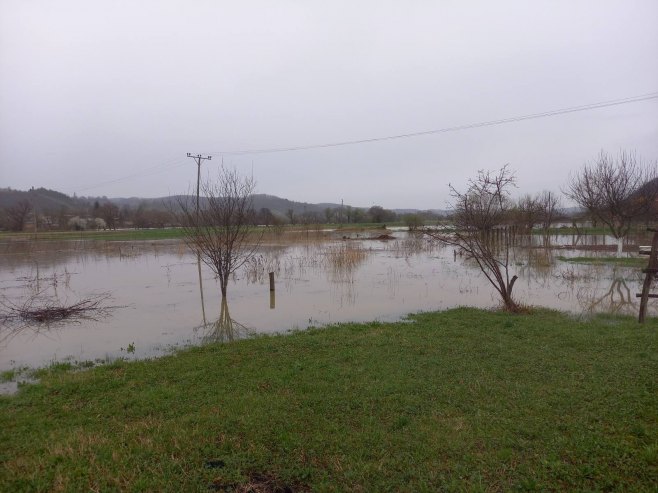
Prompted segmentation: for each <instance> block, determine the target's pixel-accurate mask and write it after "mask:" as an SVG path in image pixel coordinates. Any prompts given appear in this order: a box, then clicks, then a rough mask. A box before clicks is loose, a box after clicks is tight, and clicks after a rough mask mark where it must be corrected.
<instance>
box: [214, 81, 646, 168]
mask: <svg viewBox="0 0 658 493" xmlns="http://www.w3.org/2000/svg"><path fill="white" fill-rule="evenodd" d="M657 98H658V92H652V93H648V94H643V95H640V96H632V97H627V98H622V99H613V100H610V101H601V102H598V103H591V104H586V105H582V106H572V107H569V108H562V109H558V110H551V111H544V112H541V113H532V114H529V115H521V116H513V117H509V118H502V119H500V120H490V121H484V122H478V123H468V124H464V125H456V126H453V127H445V128H440V129H436V130H424V131H421V132H411V133H404V134H398V135H388V136H385V137H372V138H368V139H359V140H346V141H342V142H330V143H326V144H311V145H305V146H291V147H272V148H267V149H250V150H239V151H217V152H213V153H211V154H220V155H225V156H240V155H245V154H270V153H275V152H290V151H303V150H308V149H322V148H327V147H340V146H348V145H356V144H367V143H371V142H383V141H387V140H396V139H408V138H412V137H421V136H423V135H433V134H440V133H447V132H456V131H459V130H468V129H472V128H480V127H491V126H494V125H503V124H506V123H514V122H520V121H524V120H533V119H536V118H546V117H550V116H557V115H565V114H568V113H577V112H580V111H589V110H594V109H599V108H608V107H610V106H619V105H622V104H629V103H639V102H641V101H648V100H650V99H657Z"/></svg>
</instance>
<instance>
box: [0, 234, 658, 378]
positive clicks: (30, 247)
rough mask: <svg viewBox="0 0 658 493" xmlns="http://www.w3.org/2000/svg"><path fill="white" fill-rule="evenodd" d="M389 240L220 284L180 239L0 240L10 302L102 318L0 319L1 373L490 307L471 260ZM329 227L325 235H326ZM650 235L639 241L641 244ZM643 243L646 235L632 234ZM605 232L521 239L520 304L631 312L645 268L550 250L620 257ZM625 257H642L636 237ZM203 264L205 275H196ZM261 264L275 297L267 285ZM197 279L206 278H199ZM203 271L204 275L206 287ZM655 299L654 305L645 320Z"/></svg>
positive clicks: (492, 297) (333, 240)
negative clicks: (583, 260)
mask: <svg viewBox="0 0 658 493" xmlns="http://www.w3.org/2000/svg"><path fill="white" fill-rule="evenodd" d="M389 234H393V236H394V239H390V240H375V239H364V238H363V237H362V236H363V235H361V236H360V237H358V238H356V235H353V238H352V239H348V240H345V239H342V238H340V237H339V236H338V235H337V234H336V235H334V236H333V237H329V238H324V239H319V238H313V237H310V238H309V237H308V236H307V238H306V240H308V241H306V240H305V239H303V238H302V239H301V240H300V239H298V240H297V241H294V242H288V243H286V242H278V244H274V243H272V244H264V245H263V246H262V247H261V248H260V250H259V252H258V255H257V256H256V257H255V258H254V259H253V261H252V262H250V263H249V264H247V265H246V266H244V268H242V269H241V270H240V271H239V272H237V273H236V275H235V276H234V278H233V279H232V280H231V282H230V283H229V287H228V304H227V305H224V306H222V305H221V303H220V293H219V287H218V284H217V282H216V281H215V279H214V277H213V274H212V272H211V271H210V269H209V268H207V267H206V266H205V265H203V264H201V268H200V269H199V265H198V264H197V257H196V254H194V253H192V252H190V251H189V250H188V249H187V248H186V247H185V246H184V245H183V244H182V243H180V242H176V241H162V242H141V243H137V242H132V243H130V242H87V243H85V242H82V241H66V242H52V241H51V242H44V241H41V242H39V241H37V242H9V243H3V244H0V300H2V304H3V306H4V307H5V308H4V309H5V311H6V309H7V307H8V306H10V307H11V306H13V307H17V306H21V305H22V304H24V303H25V302H26V301H29V300H32V301H31V302H32V303H33V304H34V305H35V306H36V305H38V304H39V303H43V302H44V300H45V299H46V298H47V299H50V300H55V301H56V302H57V303H58V304H60V305H69V304H72V303H76V302H78V301H80V300H84V299H89V298H93V297H95V296H107V295H109V296H110V298H108V299H106V300H104V301H103V306H105V307H106V310H105V311H106V312H107V313H95V312H91V313H90V314H89V316H88V317H87V318H83V319H72V320H67V321H64V322H63V323H56V324H50V325H45V324H43V323H41V324H40V323H36V322H35V323H32V324H28V323H23V322H17V321H13V322H10V321H5V323H3V325H2V327H1V328H0V371H6V370H10V369H15V368H21V367H25V366H29V367H39V366H44V365H47V364H49V363H52V362H61V361H72V362H74V363H80V362H86V361H92V362H101V361H111V360H113V359H115V358H119V357H123V358H128V359H132V358H144V357H152V356H158V355H162V354H166V353H168V352H170V351H171V350H172V348H178V347H184V346H187V345H194V344H201V343H203V342H206V341H210V340H231V339H234V338H239V337H246V336H248V335H249V334H254V333H273V332H285V331H287V330H291V329H292V330H294V329H304V328H307V327H309V326H320V325H325V324H329V323H335V322H350V321H370V320H379V321H393V320H400V319H401V318H404V317H405V316H406V315H407V314H409V313H413V312H418V311H428V310H442V309H446V308H451V307H455V306H459V305H468V306H477V307H494V306H496V305H497V303H498V300H497V298H496V293H495V291H494V289H493V288H492V287H491V285H490V284H489V283H488V282H487V280H486V279H485V278H484V276H483V275H482V274H481V273H480V272H479V270H478V269H477V267H476V266H475V265H474V264H473V263H472V262H471V261H468V260H466V259H465V258H463V257H461V256H459V255H456V254H455V252H454V250H453V249H452V248H450V247H445V246H440V245H437V244H433V243H430V242H429V241H428V240H426V239H422V238H418V237H416V236H413V235H412V234H410V233H406V232H402V231H394V232H389ZM325 236H326V235H325ZM643 241H644V243H642V242H643ZM638 243H642V244H648V240H644V239H640V240H638ZM614 245H615V243H614V240H612V239H611V238H604V237H595V236H589V237H585V236H584V237H579V238H575V237H571V236H563V237H553V238H552V239H550V241H548V242H547V241H546V239H542V238H541V237H539V236H533V237H526V238H525V240H524V241H522V242H519V245H518V246H517V247H515V249H514V252H513V257H514V258H513V260H512V262H511V269H510V271H511V273H512V274H517V275H518V276H519V279H518V281H517V283H516V285H515V288H514V290H515V298H516V299H517V300H519V301H521V302H523V303H525V304H527V305H537V306H545V307H550V308H556V309H560V310H565V311H569V312H572V313H574V314H583V313H585V314H589V313H599V312H604V313H605V312H610V313H624V314H630V315H637V313H638V306H639V304H638V301H636V297H635V294H636V293H638V292H639V291H640V289H641V282H642V279H643V277H642V274H641V272H640V271H641V268H640V267H637V266H636V267H619V266H616V267H615V266H612V265H579V264H570V263H568V262H564V261H562V260H559V259H558V256H563V257H569V256H585V255H586V256H594V255H607V256H609V255H614V250H615V246H614ZM626 250H627V251H629V252H630V253H625V254H624V255H625V256H636V254H635V253H632V252H637V247H636V246H635V244H630V245H627V247H626ZM199 272H201V276H199ZM269 272H274V273H275V274H274V278H275V292H274V293H273V294H271V293H270V288H269V276H268V273H269ZM200 278H201V279H200ZM200 280H201V282H200ZM656 304H657V303H651V302H650V305H652V306H650V312H649V314H650V315H651V316H655V313H656V306H653V305H656Z"/></svg>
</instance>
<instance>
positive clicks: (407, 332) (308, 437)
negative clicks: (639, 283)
mask: <svg viewBox="0 0 658 493" xmlns="http://www.w3.org/2000/svg"><path fill="white" fill-rule="evenodd" d="M413 320H414V321H415V323H391V324H388V323H387V324H384V323H370V324H348V325H341V326H333V327H329V328H326V329H316V330H309V331H307V332H298V333H294V334H291V335H287V336H274V337H259V338H255V339H249V340H244V341H238V342H234V343H230V344H224V345H210V346H205V347H200V348H193V349H190V350H187V351H184V352H180V353H177V354H175V355H173V356H170V357H165V358H161V359H158V360H154V361H141V362H132V363H128V362H117V363H114V364H110V365H107V366H102V367H96V368H92V369H90V370H88V371H83V372H79V371H78V372H71V371H66V370H65V368H63V367H61V368H60V367H57V366H54V367H52V368H51V369H50V370H48V371H46V372H44V374H43V375H42V382H41V383H40V384H38V385H27V386H23V387H22V389H21V391H20V392H19V394H18V395H16V396H13V397H3V398H0V430H1V431H0V443H2V447H0V491H12V492H17V491H212V490H218V491H233V490H234V487H235V486H236V485H243V484H245V483H246V482H247V481H248V480H251V481H252V482H253V481H256V480H259V479H261V480H262V479H263V478H266V479H269V481H270V484H274V485H279V486H283V485H289V486H291V487H293V488H296V489H298V490H302V491H304V489H305V488H308V489H309V490H312V491H377V492H379V491H410V492H411V491H413V492H417V491H428V492H435V491H574V490H576V491H656V489H658V379H657V378H656V375H658V323H657V322H656V320H655V319H654V320H651V321H650V323H648V324H646V325H644V326H639V325H638V324H637V323H636V322H635V321H634V320H631V319H628V318H614V317H602V318H595V319H592V320H588V321H582V320H576V319H573V318H569V317H567V316H565V315H561V314H559V313H556V312H549V311H537V312H536V313H534V314H530V315H510V314H505V313H492V312H486V311H481V310H475V309H456V310H450V311H447V312H441V313H428V314H420V315H416V316H413Z"/></svg>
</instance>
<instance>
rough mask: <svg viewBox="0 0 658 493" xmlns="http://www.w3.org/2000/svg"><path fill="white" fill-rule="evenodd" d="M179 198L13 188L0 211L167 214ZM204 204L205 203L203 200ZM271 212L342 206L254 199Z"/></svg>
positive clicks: (1, 196)
mask: <svg viewBox="0 0 658 493" xmlns="http://www.w3.org/2000/svg"><path fill="white" fill-rule="evenodd" d="M178 198H179V196H170V197H157V198H142V197H110V198H108V197H70V196H68V195H66V194H63V193H61V192H57V191H55V190H48V189H45V188H36V189H31V190H28V191H22V190H12V189H10V188H3V189H0V209H4V208H7V207H13V206H15V205H16V204H17V203H18V202H20V201H22V200H27V201H29V202H30V204H32V206H35V207H37V208H38V209H39V210H42V211H46V210H48V211H57V210H60V209H61V208H62V207H66V208H69V209H76V208H81V207H88V206H89V205H93V204H94V202H99V203H100V204H103V203H105V202H108V201H110V202H112V203H114V204H116V205H117V206H118V207H119V208H123V207H125V206H127V207H129V208H131V209H136V208H137V207H139V206H142V207H145V208H147V209H151V210H158V211H167V210H170V209H171V205H175V203H176V201H177V200H178ZM202 200H203V199H202ZM264 208H267V209H270V210H271V211H272V212H273V213H278V214H280V215H282V216H283V215H285V214H286V212H287V211H288V210H289V209H292V210H293V212H294V213H295V214H296V215H297V214H303V213H304V212H317V213H323V212H324V210H325V209H327V208H330V209H337V208H340V204H332V203H322V204H310V203H307V202H295V201H293V200H288V199H283V198H281V197H276V196H274V195H266V194H256V195H254V209H255V210H256V211H259V210H261V209H264Z"/></svg>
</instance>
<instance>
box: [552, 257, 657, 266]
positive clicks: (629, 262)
mask: <svg viewBox="0 0 658 493" xmlns="http://www.w3.org/2000/svg"><path fill="white" fill-rule="evenodd" d="M557 259H558V260H561V261H563V262H569V263H572V264H592V265H602V264H614V265H621V266H627V267H638V268H641V267H646V266H647V262H648V261H649V258H648V257H644V258H642V257H564V256H562V255H560V256H558V257H557Z"/></svg>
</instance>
